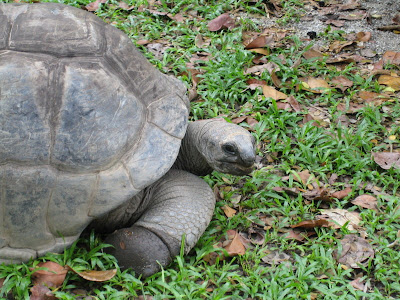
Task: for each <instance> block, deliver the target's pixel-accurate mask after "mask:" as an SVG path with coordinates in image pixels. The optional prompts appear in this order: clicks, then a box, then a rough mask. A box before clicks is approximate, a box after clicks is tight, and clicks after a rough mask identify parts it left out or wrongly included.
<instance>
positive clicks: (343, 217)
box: [317, 208, 361, 230]
mask: <svg viewBox="0 0 400 300" xmlns="http://www.w3.org/2000/svg"><path fill="white" fill-rule="evenodd" d="M321 214H322V215H320V216H317V218H319V219H326V220H328V221H331V226H332V227H333V228H341V227H342V226H344V225H345V224H347V228H348V229H349V230H356V229H359V225H358V224H360V221H361V218H360V214H359V213H357V212H354V211H347V210H345V209H340V208H332V209H321Z"/></svg>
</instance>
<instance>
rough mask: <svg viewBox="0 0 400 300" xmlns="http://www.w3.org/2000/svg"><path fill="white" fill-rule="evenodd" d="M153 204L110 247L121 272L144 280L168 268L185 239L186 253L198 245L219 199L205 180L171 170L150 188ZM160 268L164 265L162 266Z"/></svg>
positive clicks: (114, 237)
mask: <svg viewBox="0 0 400 300" xmlns="http://www.w3.org/2000/svg"><path fill="white" fill-rule="evenodd" d="M146 197H150V199H146V200H145V202H147V203H149V205H148V207H147V209H146V210H145V212H144V213H143V214H142V215H141V217H140V218H139V220H138V221H137V222H135V224H133V226H132V227H130V228H124V229H120V230H117V231H115V232H114V233H112V234H111V235H109V236H108V237H107V239H106V240H105V242H106V243H109V244H112V245H113V246H114V247H115V248H112V249H111V248H109V249H111V250H108V252H109V253H111V254H113V255H114V256H115V257H116V258H117V260H118V264H119V265H120V267H121V269H126V268H132V269H133V270H134V271H135V272H136V273H139V274H142V275H143V276H144V277H147V276H150V275H152V274H154V273H156V272H158V271H159V270H160V265H161V266H166V265H168V264H169V263H170V262H171V261H172V259H173V257H174V256H176V255H178V254H179V251H180V247H181V241H182V236H185V253H187V252H189V250H190V249H192V248H193V246H194V245H195V244H196V242H197V241H198V240H199V238H200V236H201V235H202V234H203V232H204V230H205V229H206V227H207V226H208V224H209V223H210V220H211V217H212V214H213V211H214V206H215V197H214V194H213V192H212V190H211V188H210V187H209V186H208V185H207V183H206V182H205V181H203V180H202V179H201V178H199V177H197V176H195V175H193V174H191V173H188V172H185V171H181V170H170V171H169V172H168V173H167V174H166V175H165V176H164V177H162V178H161V179H160V180H158V181H157V182H156V183H155V184H153V185H152V186H151V187H149V188H148V192H147V193H146ZM159 264H160V265H159Z"/></svg>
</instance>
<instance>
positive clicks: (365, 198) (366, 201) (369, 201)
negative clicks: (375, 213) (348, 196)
mask: <svg viewBox="0 0 400 300" xmlns="http://www.w3.org/2000/svg"><path fill="white" fill-rule="evenodd" d="M351 203H353V204H354V205H358V206H361V207H363V208H369V209H373V210H377V207H378V201H377V199H376V197H374V196H371V195H360V196H358V197H356V198H355V199H354V200H353V201H351Z"/></svg>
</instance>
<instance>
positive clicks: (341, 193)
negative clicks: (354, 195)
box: [332, 187, 352, 200]
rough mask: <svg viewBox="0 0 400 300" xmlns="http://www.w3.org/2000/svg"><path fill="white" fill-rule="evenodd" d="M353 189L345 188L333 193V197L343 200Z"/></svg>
mask: <svg viewBox="0 0 400 300" xmlns="http://www.w3.org/2000/svg"><path fill="white" fill-rule="evenodd" d="M351 190H352V189H351V187H347V188H345V189H344V190H341V191H337V192H334V193H332V197H333V198H336V199H339V200H341V199H343V198H345V197H347V196H348V195H349V194H350V193H351Z"/></svg>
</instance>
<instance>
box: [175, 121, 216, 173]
mask: <svg viewBox="0 0 400 300" xmlns="http://www.w3.org/2000/svg"><path fill="white" fill-rule="evenodd" d="M204 125H205V122H204V121H197V122H190V123H189V125H188V128H187V130H186V134H185V137H184V138H183V140H182V143H181V147H180V149H179V154H178V157H177V158H176V161H175V163H174V166H173V168H174V169H179V170H185V171H188V172H190V173H192V174H195V175H198V176H205V175H208V174H211V172H212V171H213V169H212V168H211V167H210V165H209V164H208V163H207V161H206V159H205V158H204V156H203V154H202V153H201V152H200V150H199V149H201V147H200V143H201V142H202V136H201V135H202V134H201V132H202V131H203V129H204ZM203 142H204V140H203Z"/></svg>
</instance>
